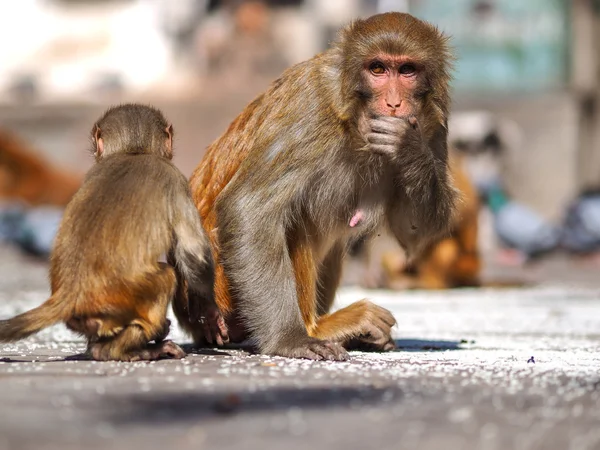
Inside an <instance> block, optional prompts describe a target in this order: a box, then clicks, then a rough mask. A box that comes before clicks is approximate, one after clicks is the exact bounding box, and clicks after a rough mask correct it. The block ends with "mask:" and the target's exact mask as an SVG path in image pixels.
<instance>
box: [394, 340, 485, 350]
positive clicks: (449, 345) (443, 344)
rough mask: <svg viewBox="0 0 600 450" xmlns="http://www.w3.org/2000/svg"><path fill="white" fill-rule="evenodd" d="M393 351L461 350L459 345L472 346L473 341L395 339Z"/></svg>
mask: <svg viewBox="0 0 600 450" xmlns="http://www.w3.org/2000/svg"><path fill="white" fill-rule="evenodd" d="M395 342H396V347H398V348H397V350H395V351H402V352H423V351H432V350H463V347H461V345H464V344H469V343H471V344H473V343H475V341H467V340H464V339H463V340H462V341H442V340H427V339H396V341H395Z"/></svg>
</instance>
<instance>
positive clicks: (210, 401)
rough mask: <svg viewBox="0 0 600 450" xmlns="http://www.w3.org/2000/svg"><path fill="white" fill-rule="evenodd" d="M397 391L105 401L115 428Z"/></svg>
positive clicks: (363, 400)
mask: <svg viewBox="0 0 600 450" xmlns="http://www.w3.org/2000/svg"><path fill="white" fill-rule="evenodd" d="M402 396H403V394H402V391H401V390H400V389H398V388H395V387H394V388H380V387H373V386H361V387H339V388H334V387H318V388H315V387H311V388H290V387H285V388H271V389H267V390H263V391H258V392H240V391H237V392H236V391H235V390H232V391H230V392H222V393H207V392H204V393H202V392H197V393H193V392H190V393H187V394H180V393H178V394H175V395H167V394H164V393H161V394H159V396H157V395H156V394H150V395H148V394H147V395H143V394H136V395H131V396H126V397H123V396H119V397H111V398H108V399H107V401H109V402H110V405H111V408H110V411H111V413H109V416H108V417H106V420H108V421H109V422H111V423H113V424H115V425H116V426H128V425H132V424H141V423H145V424H147V423H151V424H155V425H159V424H160V425H165V426H166V425H168V424H169V423H170V422H196V421H198V420H202V419H204V420H211V419H215V418H222V417H224V416H228V415H233V414H248V413H260V412H271V413H272V412H274V411H282V412H285V411H287V410H289V409H290V408H297V407H301V408H315V409H320V410H323V409H334V408H340V407H347V408H359V407H360V408H362V407H365V406H371V405H378V404H381V403H387V402H390V401H394V402H397V401H398V399H400V398H402Z"/></svg>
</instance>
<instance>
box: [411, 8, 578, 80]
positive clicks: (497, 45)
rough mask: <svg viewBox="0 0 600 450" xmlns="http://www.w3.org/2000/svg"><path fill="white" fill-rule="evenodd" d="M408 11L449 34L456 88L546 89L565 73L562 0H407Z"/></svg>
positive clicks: (565, 15) (565, 18) (566, 28)
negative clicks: (454, 57) (452, 50)
mask: <svg viewBox="0 0 600 450" xmlns="http://www.w3.org/2000/svg"><path fill="white" fill-rule="evenodd" d="M410 5H411V6H410V9H411V13H412V14H414V15H415V16H417V17H419V18H422V19H425V20H427V21H429V22H432V23H434V24H436V25H438V26H439V28H440V29H441V30H443V31H445V32H446V33H447V34H449V35H450V36H451V37H452V41H451V42H452V45H453V46H454V48H455V49H456V53H457V57H458V60H457V62H456V70H455V72H454V75H455V81H454V87H455V89H456V90H471V91H473V90H476V91H477V90H480V91H483V90H498V91H500V90H502V91H506V90H511V91H514V90H529V91H531V90H547V89H554V88H560V87H563V86H564V84H565V82H566V81H567V73H568V58H567V49H568V35H569V33H568V32H569V25H568V9H567V1H563V0H487V1H485V0H479V1H478V0H412V1H411V3H410Z"/></svg>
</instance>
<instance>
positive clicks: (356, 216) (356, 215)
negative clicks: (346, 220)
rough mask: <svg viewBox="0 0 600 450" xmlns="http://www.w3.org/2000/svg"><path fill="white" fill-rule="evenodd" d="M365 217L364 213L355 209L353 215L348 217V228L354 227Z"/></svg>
mask: <svg viewBox="0 0 600 450" xmlns="http://www.w3.org/2000/svg"><path fill="white" fill-rule="evenodd" d="M364 218H365V215H364V213H363V212H362V211H361V210H360V209H359V210H357V211H356V212H355V213H354V215H353V216H352V218H351V219H350V224H349V225H350V228H354V227H355V226H356V225H358V224H359V223H360V222H361V220H363V219H364Z"/></svg>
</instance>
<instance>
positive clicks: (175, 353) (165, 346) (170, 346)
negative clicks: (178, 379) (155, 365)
mask: <svg viewBox="0 0 600 450" xmlns="http://www.w3.org/2000/svg"><path fill="white" fill-rule="evenodd" d="M141 356H142V358H140V359H147V360H156V359H182V358H185V356H186V353H185V352H184V351H183V349H182V348H181V347H180V346H179V345H177V344H176V343H174V342H173V341H162V342H161V343H160V344H154V345H149V346H148V348H147V349H146V350H144V351H143V352H142V355H141Z"/></svg>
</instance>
